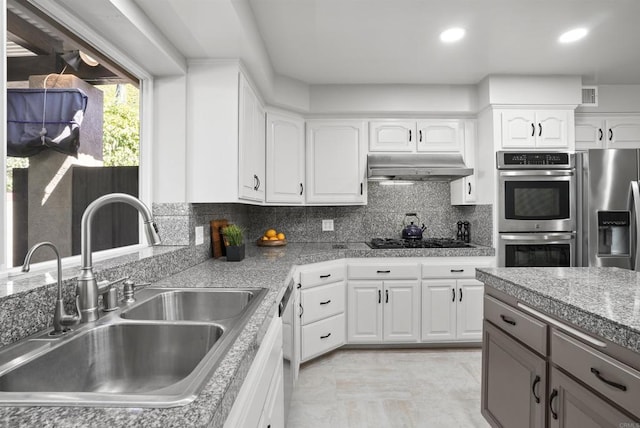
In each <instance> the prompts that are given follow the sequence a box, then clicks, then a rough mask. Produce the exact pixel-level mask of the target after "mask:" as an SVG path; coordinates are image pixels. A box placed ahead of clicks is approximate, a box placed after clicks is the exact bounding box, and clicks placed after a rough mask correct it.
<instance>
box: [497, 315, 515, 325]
mask: <svg viewBox="0 0 640 428" xmlns="http://www.w3.org/2000/svg"><path fill="white" fill-rule="evenodd" d="M500 318H502V321H504V322H506V323H507V324H511V325H516V322H515V321H514V320H512V319H511V318H509V317H507V316H505V315H502V314H501V315H500Z"/></svg>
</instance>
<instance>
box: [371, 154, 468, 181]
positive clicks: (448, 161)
mask: <svg viewBox="0 0 640 428" xmlns="http://www.w3.org/2000/svg"><path fill="white" fill-rule="evenodd" d="M471 174H473V168H468V167H467V166H466V165H465V164H464V161H463V160H462V155H460V154H458V153H371V154H369V155H368V156H367V178H368V179H369V180H410V181H452V180H457V179H458V178H462V177H466V176H468V175H471Z"/></svg>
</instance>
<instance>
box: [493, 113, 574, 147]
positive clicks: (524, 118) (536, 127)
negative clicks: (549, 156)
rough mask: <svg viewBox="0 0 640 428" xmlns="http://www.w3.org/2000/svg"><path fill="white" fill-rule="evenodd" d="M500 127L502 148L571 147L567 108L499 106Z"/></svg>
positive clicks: (570, 122) (570, 128) (571, 133)
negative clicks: (508, 107)
mask: <svg viewBox="0 0 640 428" xmlns="http://www.w3.org/2000/svg"><path fill="white" fill-rule="evenodd" d="M500 128H501V130H502V134H501V146H502V148H504V149H510V148H514V149H515V148H551V149H554V148H558V149H562V148H564V149H570V148H572V147H573V111H571V110H502V111H501V112H500Z"/></svg>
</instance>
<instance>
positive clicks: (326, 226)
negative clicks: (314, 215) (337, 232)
mask: <svg viewBox="0 0 640 428" xmlns="http://www.w3.org/2000/svg"><path fill="white" fill-rule="evenodd" d="M322 231H323V232H333V219H332V220H322Z"/></svg>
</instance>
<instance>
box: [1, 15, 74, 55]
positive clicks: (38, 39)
mask: <svg viewBox="0 0 640 428" xmlns="http://www.w3.org/2000/svg"><path fill="white" fill-rule="evenodd" d="M7 38H8V39H9V40H11V41H12V42H14V43H16V44H18V45H20V46H22V47H23V48H25V49H28V50H30V51H31V52H33V53H35V54H37V55H49V54H51V53H53V52H61V51H62V49H63V48H62V41H60V40H58V39H56V38H54V37H51V36H50V35H49V34H47V33H45V32H44V31H42V30H40V29H39V28H37V27H36V26H34V25H33V24H31V23H30V22H27V21H26V20H24V19H23V18H21V17H20V16H18V15H16V14H15V13H13V12H12V11H11V10H7Z"/></svg>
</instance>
